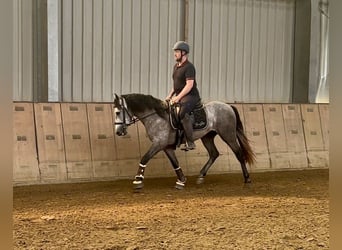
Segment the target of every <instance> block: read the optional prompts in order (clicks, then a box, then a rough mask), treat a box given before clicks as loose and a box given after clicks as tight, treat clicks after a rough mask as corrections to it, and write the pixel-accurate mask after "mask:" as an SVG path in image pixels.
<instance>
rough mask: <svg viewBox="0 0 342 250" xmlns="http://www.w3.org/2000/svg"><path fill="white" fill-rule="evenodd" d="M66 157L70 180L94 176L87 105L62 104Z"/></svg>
mask: <svg viewBox="0 0 342 250" xmlns="http://www.w3.org/2000/svg"><path fill="white" fill-rule="evenodd" d="M61 110H62V121H63V128H64V143H65V155H66V162H67V172H68V179H75V178H76V179H89V178H91V177H92V176H93V170H92V164H91V151H90V141H89V130H88V118H87V108H86V104H85V103H62V104H61Z"/></svg>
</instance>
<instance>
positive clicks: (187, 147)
mask: <svg viewBox="0 0 342 250" xmlns="http://www.w3.org/2000/svg"><path fill="white" fill-rule="evenodd" d="M193 149H196V144H195V143H194V142H192V143H190V145H189V143H188V142H185V145H184V147H182V148H181V150H184V151H189V150H193Z"/></svg>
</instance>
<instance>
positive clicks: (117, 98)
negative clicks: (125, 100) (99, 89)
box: [114, 93, 120, 104]
mask: <svg viewBox="0 0 342 250" xmlns="http://www.w3.org/2000/svg"><path fill="white" fill-rule="evenodd" d="M119 99H120V98H119V96H118V95H117V94H116V93H114V104H118V102H119Z"/></svg>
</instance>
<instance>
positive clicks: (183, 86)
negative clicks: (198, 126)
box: [166, 41, 201, 150]
mask: <svg viewBox="0 0 342 250" xmlns="http://www.w3.org/2000/svg"><path fill="white" fill-rule="evenodd" d="M173 50H174V58H175V61H176V64H175V65H174V67H173V74H172V78H173V88H172V89H171V91H170V93H169V95H168V96H167V97H166V100H169V101H170V102H171V103H180V104H181V105H180V111H179V117H180V119H181V123H182V125H183V128H184V132H185V138H186V144H185V148H183V150H192V149H195V147H196V145H195V143H194V139H193V128H192V121H191V119H190V115H189V113H190V112H191V111H192V110H193V109H194V108H195V106H196V104H197V103H199V102H200V101H201V98H200V95H199V91H198V89H197V83H196V70H195V67H194V65H193V64H192V63H191V62H189V60H188V54H189V45H188V44H187V43H186V42H184V41H178V42H176V43H175V45H174V46H173Z"/></svg>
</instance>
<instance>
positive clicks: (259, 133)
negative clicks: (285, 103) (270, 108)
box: [243, 104, 271, 169]
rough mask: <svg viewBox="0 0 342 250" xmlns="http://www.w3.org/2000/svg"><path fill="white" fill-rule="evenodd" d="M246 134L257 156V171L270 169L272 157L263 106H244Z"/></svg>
mask: <svg viewBox="0 0 342 250" xmlns="http://www.w3.org/2000/svg"><path fill="white" fill-rule="evenodd" d="M243 113H244V118H245V132H246V135H247V137H248V139H249V140H250V144H251V147H252V149H253V151H254V152H255V154H256V164H255V166H254V167H255V168H256V169H269V168H270V167H271V166H270V157H269V153H268V145H267V139H266V130H265V122H264V115H263V106H262V104H244V105H243Z"/></svg>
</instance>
